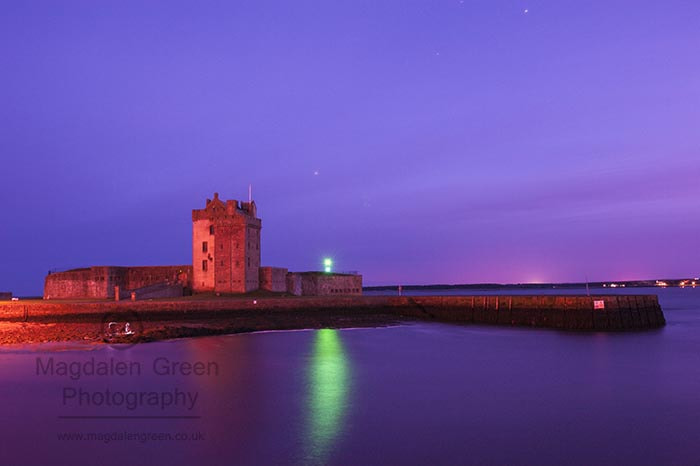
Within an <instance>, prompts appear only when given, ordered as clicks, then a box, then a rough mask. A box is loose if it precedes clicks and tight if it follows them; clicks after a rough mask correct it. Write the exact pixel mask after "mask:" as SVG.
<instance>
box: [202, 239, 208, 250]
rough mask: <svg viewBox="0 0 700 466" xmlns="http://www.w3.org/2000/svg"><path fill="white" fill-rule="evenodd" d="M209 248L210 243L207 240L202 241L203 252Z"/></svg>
mask: <svg viewBox="0 0 700 466" xmlns="http://www.w3.org/2000/svg"><path fill="white" fill-rule="evenodd" d="M208 250H209V244H208V243H207V242H206V241H202V252H207V251H208Z"/></svg>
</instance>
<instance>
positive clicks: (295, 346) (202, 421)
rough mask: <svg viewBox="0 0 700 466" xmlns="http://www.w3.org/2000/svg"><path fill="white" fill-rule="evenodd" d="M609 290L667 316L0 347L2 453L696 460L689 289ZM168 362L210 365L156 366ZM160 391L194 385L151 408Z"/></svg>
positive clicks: (289, 459) (696, 324)
mask: <svg viewBox="0 0 700 466" xmlns="http://www.w3.org/2000/svg"><path fill="white" fill-rule="evenodd" d="M609 291H616V292H624V291H628V292H630V291H631V292H640V291H641V292H651V293H658V294H659V297H660V300H661V304H662V307H663V308H664V311H665V314H666V319H667V321H668V325H667V326H666V327H665V328H663V329H660V330H655V331H645V332H640V333H618V334H605V333H581V334H578V333H568V332H559V331H554V330H537V329H523V328H504V327H488V326H475V325H469V326H459V325H446V324H431V323H421V324H411V325H404V326H398V327H391V328H381V329H350V330H330V329H326V330H314V331H296V332H274V333H258V334H247V335H231V336H221V337H207V338H199V339H188V340H177V341H168V342H158V343H152V344H145V345H138V346H134V347H131V348H128V349H114V348H111V347H97V348H95V347H84V346H73V347H66V346H64V345H44V346H34V347H22V348H16V347H15V348H12V349H4V350H2V351H0V370H1V374H2V375H1V377H0V400H2V401H1V402H2V424H0V463H2V464H8V465H9V464H37V465H38V464H41V465H44V464H58V463H62V464H101V465H103V464H104V465H109V464H119V465H125V464H169V465H179V464H207V465H209V464H212V465H216V464H289V463H294V464H342V465H348V464H363V465H364V464H427V465H437V464H507V465H517V464H532V465H549V464H551V465H554V464H557V465H559V464H581V465H591V464H659V465H661V464H663V465H667V464H681V465H686V464H687V465H694V464H700V288H698V289H688V288H686V289H653V290H638V289H637V290H609ZM556 292H557V293H562V292H563V291H562V290H556ZM573 293H581V290H574V291H573ZM37 358H40V360H41V361H42V366H41V369H40V370H39V372H40V373H39V374H37ZM51 358H53V364H54V371H55V372H56V371H57V368H58V367H59V366H60V365H61V363H64V364H70V363H73V364H74V366H72V367H78V366H80V367H84V366H81V365H82V364H85V363H88V362H91V361H93V362H95V363H99V362H109V361H110V360H112V361H114V362H122V363H130V364H131V366H130V367H132V368H133V367H136V366H138V367H140V368H141V372H140V374H133V373H132V374H130V375H117V374H114V375H111V376H104V375H84V376H82V377H80V378H78V379H77V380H73V379H71V378H70V377H69V376H62V375H60V374H57V373H55V374H54V375H48V374H43V373H42V371H43V369H44V368H46V367H47V365H48V364H50V363H49V362H48V361H49V360H51ZM163 358H164V359H163ZM166 359H167V360H168V361H170V362H175V361H177V362H182V361H189V362H196V361H200V362H202V363H203V364H208V367H209V369H210V370H212V369H213V368H217V369H218V373H214V372H211V373H209V374H208V375H183V374H179V375H176V376H169V375H161V374H157V373H154V368H153V363H154V361H156V362H157V363H158V364H160V363H161V362H163V361H165V360H166ZM162 369H163V368H162V367H159V368H158V371H159V372H160V371H161V370H162ZM107 390H109V391H110V394H111V395H109V396H108V395H107V394H106V391H107ZM81 391H82V395H81V396H82V399H81V400H82V401H81V402H80V403H79V402H78V401H77V398H76V397H71V395H72V394H74V393H80V392H81ZM142 392H143V393H145V394H146V395H139V394H140V393H142ZM132 393H133V394H136V395H131V394H132ZM153 393H155V395H153ZM178 393H180V394H182V396H181V395H178ZM119 394H121V395H119ZM167 394H170V396H172V397H173V400H171V401H173V402H174V400H175V399H176V398H177V397H180V398H185V396H186V395H185V394H187V395H190V396H194V395H195V394H196V396H197V398H196V402H195V403H194V404H193V405H192V404H189V405H188V404H187V403H185V402H184V401H183V400H180V401H183V402H182V403H179V402H178V404H176V405H169V406H152V405H150V404H149V400H150V401H154V400H157V401H158V402H160V403H165V402H166V401H168V400H169V398H167V397H168V395H167ZM139 396H140V397H141V401H140V402H139V403H140V404H138V406H128V405H127V404H126V401H125V400H127V399H129V400H132V401H133V400H134V399H137V398H138V397H139ZM100 397H102V398H100ZM110 397H111V398H110ZM120 397H121V398H120ZM134 397H136V398H134ZM107 399H110V400H111V401H110V402H111V403H112V404H111V405H107V404H106V403H107V401H106V400H107ZM120 400H121V403H120ZM130 408H133V409H130ZM66 416H73V417H66ZM76 416H77V417H76ZM88 416H91V417H90V418H88ZM107 416H110V417H107ZM115 416H120V418H115ZM123 416H129V418H124V417H123ZM163 416H169V417H170V418H168V419H164V418H162V417H163ZM173 416H188V417H179V418H172V417H173ZM80 436H82V439H80ZM129 436H131V437H129Z"/></svg>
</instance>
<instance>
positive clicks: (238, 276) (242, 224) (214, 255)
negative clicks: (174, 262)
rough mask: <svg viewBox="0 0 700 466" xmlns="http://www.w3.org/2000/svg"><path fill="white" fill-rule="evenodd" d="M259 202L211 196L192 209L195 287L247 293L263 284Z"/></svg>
mask: <svg viewBox="0 0 700 466" xmlns="http://www.w3.org/2000/svg"><path fill="white" fill-rule="evenodd" d="M261 228H262V222H261V220H260V219H259V218H257V209H256V207H255V202H253V201H250V202H241V203H240V204H239V203H238V201H234V200H229V201H226V202H224V201H222V200H221V199H219V194H218V193H214V199H213V200H211V199H207V203H206V206H205V207H204V209H195V210H193V211H192V289H193V291H194V292H202V291H215V292H217V293H245V292H247V291H253V290H257V289H258V287H259V269H260V229H261Z"/></svg>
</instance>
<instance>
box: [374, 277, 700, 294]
mask: <svg viewBox="0 0 700 466" xmlns="http://www.w3.org/2000/svg"><path fill="white" fill-rule="evenodd" d="M694 282H695V283H696V284H693V283H694ZM399 286H401V289H403V290H415V291H418V290H556V289H567V288H569V289H585V288H586V287H588V288H589V289H602V290H606V289H615V288H674V287H678V288H683V287H688V288H692V287H696V286H697V287H699V288H700V280H698V279H695V278H680V279H679V278H674V279H663V280H661V279H660V280H628V281H606V282H589V283H586V282H576V283H461V284H444V283H437V284H432V285H376V286H364V287H363V288H362V289H363V291H392V290H393V291H396V290H398V287H399Z"/></svg>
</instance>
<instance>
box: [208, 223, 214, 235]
mask: <svg viewBox="0 0 700 466" xmlns="http://www.w3.org/2000/svg"><path fill="white" fill-rule="evenodd" d="M209 234H210V235H213V234H214V225H209Z"/></svg>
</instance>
